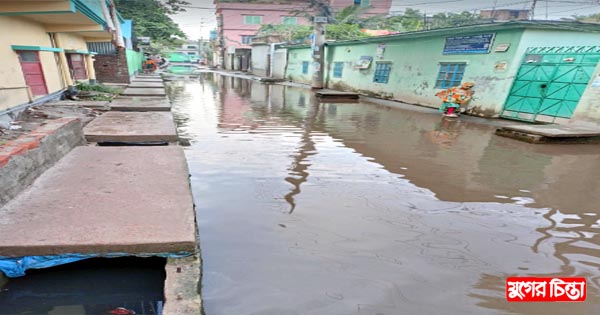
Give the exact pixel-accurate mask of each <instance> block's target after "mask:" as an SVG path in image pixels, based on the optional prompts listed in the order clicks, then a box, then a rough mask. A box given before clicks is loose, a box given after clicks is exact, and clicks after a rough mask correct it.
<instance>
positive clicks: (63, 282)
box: [0, 257, 166, 315]
mask: <svg viewBox="0 0 600 315" xmlns="http://www.w3.org/2000/svg"><path fill="white" fill-rule="evenodd" d="M165 264H166V259H164V258H155V257H153V258H135V257H126V258H110V259H109V258H97V259H88V260H83V261H80V262H76V263H71V264H67V265H62V266H58V267H53V268H48V269H39V270H29V271H28V272H27V276H26V277H21V278H15V279H10V280H8V281H7V282H6V283H4V284H3V285H0V314H1V315H9V314H10V315H14V314H28V315H38V314H40V315H42V314H43V315H54V314H61V315H63V314H69V315H91V314H94V315H100V314H115V315H119V314H138V315H161V314H162V313H163V305H164V292H163V285H164V281H165Z"/></svg>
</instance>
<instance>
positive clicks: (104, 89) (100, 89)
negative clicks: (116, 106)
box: [76, 82, 119, 94]
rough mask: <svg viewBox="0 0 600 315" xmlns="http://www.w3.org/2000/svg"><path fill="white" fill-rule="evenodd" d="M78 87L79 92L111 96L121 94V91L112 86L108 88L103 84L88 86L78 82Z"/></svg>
mask: <svg viewBox="0 0 600 315" xmlns="http://www.w3.org/2000/svg"><path fill="white" fill-rule="evenodd" d="M76 87H77V90H79V91H94V92H102V93H111V94H117V93H119V89H115V88H112V87H110V86H106V85H102V84H88V83H84V82H78V83H77V86H76Z"/></svg>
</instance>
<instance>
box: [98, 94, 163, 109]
mask: <svg viewBox="0 0 600 315" xmlns="http://www.w3.org/2000/svg"><path fill="white" fill-rule="evenodd" d="M109 106H110V109H111V110H114V111H121V112H152V111H154V112H162V111H165V112H168V111H170V110H171V103H170V102H169V100H167V99H166V98H164V97H146V96H132V97H127V98H125V97H123V98H115V99H113V101H112V102H111V103H110V104H109Z"/></svg>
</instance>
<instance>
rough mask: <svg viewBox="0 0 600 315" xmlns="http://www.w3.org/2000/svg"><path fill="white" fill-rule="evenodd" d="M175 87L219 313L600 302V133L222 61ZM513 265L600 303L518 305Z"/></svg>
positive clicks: (208, 282) (554, 308) (413, 310)
mask: <svg viewBox="0 0 600 315" xmlns="http://www.w3.org/2000/svg"><path fill="white" fill-rule="evenodd" d="M167 93H169V94H170V98H171V99H172V100H173V101H174V105H173V111H174V114H175V118H176V120H177V123H178V128H179V133H180V136H181V137H182V138H183V139H184V142H187V145H188V146H187V147H186V156H187V159H188V163H189V168H190V172H191V173H192V177H191V181H192V189H193V193H194V198H195V200H196V209H197V220H198V225H199V230H200V243H201V250H202V258H203V272H204V273H203V289H202V295H203V300H204V306H205V309H206V314H207V315H228V314H240V315H244V314H248V315H249V314H277V315H280V314H286V315H288V314H319V315H321V314H334V315H337V314H507V313H516V314H599V313H600V291H599V289H600V278H599V276H598V275H599V274H600V273H599V267H600V236H599V235H600V233H599V232H600V221H599V219H600V214H599V213H600V212H599V210H598V208H597V207H598V205H599V204H600V185H599V183H598V181H599V179H600V168H599V167H598V165H600V163H599V162H600V147H598V146H594V145H567V146H556V145H531V144H526V143H521V142H518V141H515V140H511V139H506V138H501V137H497V136H495V135H494V134H493V131H494V127H492V126H490V125H487V124H485V123H478V122H473V121H477V120H473V119H459V120H457V121H446V120H442V119H441V117H440V116H439V114H437V113H435V112H430V111H428V110H422V109H419V110H414V111H411V110H401V109H391V108H387V107H382V106H377V105H372V104H366V103H357V104H319V103H318V102H316V100H315V99H314V97H313V96H312V93H311V92H310V91H309V90H306V89H301V88H295V87H285V86H281V85H272V86H268V85H262V84H260V83H257V82H252V81H248V80H243V79H239V78H232V77H222V76H218V75H213V74H205V75H204V76H203V77H202V78H200V79H199V80H198V81H189V82H172V83H171V84H170V85H169V86H168V87H167ZM482 122H483V121H482ZM514 275H521V276H526V275H535V276H549V277H551V276H585V277H587V280H588V297H587V301H586V302H584V303H507V302H506V301H505V292H504V285H505V278H506V277H507V276H514Z"/></svg>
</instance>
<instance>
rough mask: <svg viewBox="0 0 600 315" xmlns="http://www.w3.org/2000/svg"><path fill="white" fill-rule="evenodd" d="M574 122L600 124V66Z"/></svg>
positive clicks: (597, 67) (579, 105) (585, 93)
mask: <svg viewBox="0 0 600 315" xmlns="http://www.w3.org/2000/svg"><path fill="white" fill-rule="evenodd" d="M571 120H572V121H578V122H579V121H582V122H593V123H596V124H599V123H600V64H598V65H597V66H596V70H595V71H594V74H593V75H592V80H591V81H590V83H589V84H588V87H587V89H586V90H585V92H584V93H583V95H582V96H581V99H580V100H579V104H578V105H577V108H575V112H574V113H573V117H571Z"/></svg>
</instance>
